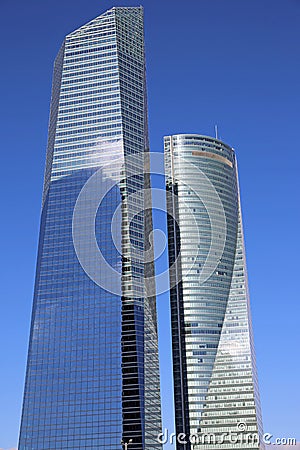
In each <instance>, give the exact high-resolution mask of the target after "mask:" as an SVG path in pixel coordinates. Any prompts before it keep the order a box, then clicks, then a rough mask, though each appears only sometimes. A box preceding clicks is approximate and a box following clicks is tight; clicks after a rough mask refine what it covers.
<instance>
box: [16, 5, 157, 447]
mask: <svg viewBox="0 0 300 450" xmlns="http://www.w3.org/2000/svg"><path fill="white" fill-rule="evenodd" d="M148 168H149V147H148V130H147V100H146V84H145V59H144V33H143V10H142V8H140V7H133V8H112V9H111V10H109V11H107V12H105V13H104V14H102V15H100V16H99V17H97V18H95V19H94V20H92V21H91V22H89V23H87V24H86V25H84V26H82V27H80V28H79V29H77V30H75V31H74V32H72V33H70V34H68V35H67V36H66V38H65V40H64V42H63V44H62V47H61V49H60V51H59V53H58V56H57V58H56V61H55V65H54V75H53V88H52V100H51V111H50V123H49V137H48V148H47V160H46V168H45V181H44V191H43V203H42V215H41V227H40V239H39V247H38V259H37V272H36V282H35V291H34V301H33V312H32V324H31V332H30V343H29V353H28V362H27V371H26V382H25V392H24V402H23V411H22V420H21V430H20V439H19V450H48V449H59V450H62V449H64V450H65V449H72V450H79V449H80V450H82V449H88V450H90V449H97V450H99V449H111V450H116V449H118V448H119V449H122V446H125V444H127V443H128V442H129V441H130V440H132V441H131V442H130V446H129V449H132V450H141V449H146V448H147V449H159V448H161V446H160V445H159V444H158V443H157V440H156V438H157V435H158V433H159V432H160V429H161V423H160V421H161V420H160V394H159V368H158V352H157V324H156V305H155V301H156V300H155V286H154V278H153V275H154V267H153V258H152V256H153V255H152V247H151V246H149V242H148V240H147V238H148V235H149V233H150V232H151V229H152V213H151V195H150V193H149V192H150V191H149V187H150V179H149V175H148ZM145 254H147V255H148V256H147V258H145V256H144V255H145ZM121 441H123V443H121Z"/></svg>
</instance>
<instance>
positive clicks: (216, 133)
mask: <svg viewBox="0 0 300 450" xmlns="http://www.w3.org/2000/svg"><path fill="white" fill-rule="evenodd" d="M215 135H216V139H219V138H218V125H215Z"/></svg>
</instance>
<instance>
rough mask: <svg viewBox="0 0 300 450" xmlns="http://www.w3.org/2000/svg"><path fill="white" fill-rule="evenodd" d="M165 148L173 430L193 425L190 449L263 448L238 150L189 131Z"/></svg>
mask: <svg viewBox="0 0 300 450" xmlns="http://www.w3.org/2000/svg"><path fill="white" fill-rule="evenodd" d="M164 149H165V171H166V187H167V211H168V244H169V263H170V286H171V290H170V297H171V320H172V348H173V370H174V391H175V421H176V432H177V434H179V433H184V434H185V435H186V436H191V435H196V434H198V435H199V438H200V440H198V441H195V442H198V444H199V445H196V446H194V447H193V448H194V449H201V448H206V449H208V448H211V449H213V450H216V449H221V448H223V449H225V448H226V449H227V450H228V449H243V448H245V449H249V448H255V449H258V448H262V446H263V444H262V443H260V444H259V443H258V441H259V439H260V442H262V441H261V437H262V421H261V410H260V400H259V392H258V383H257V374H256V363H255V354H254V347H253V337H252V328H251V316H250V306H249V293H248V282H247V271H246V261H245V249H244V239H243V228H242V218H241V205H240V194H239V185H238V177H237V162H236V156H235V152H234V150H233V149H232V148H231V147H229V146H228V145H226V144H224V143H223V142H221V141H220V140H218V139H214V138H211V137H207V136H201V135H189V134H186V135H185V134H182V135H175V136H167V137H165V140H164ZM209 434H210V437H209V436H208V435H209ZM246 434H249V435H251V436H250V437H249V438H247V436H246ZM236 435H237V436H238V439H239V440H238V441H236V442H235V443H234V436H236ZM205 436H206V437H205ZM202 439H205V440H204V441H203V440H202ZM247 439H248V440H247ZM204 442H205V445H204ZM178 448H179V449H189V448H191V446H190V443H189V440H188V441H187V444H181V445H179V446H178Z"/></svg>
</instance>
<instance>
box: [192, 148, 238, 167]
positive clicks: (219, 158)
mask: <svg viewBox="0 0 300 450" xmlns="http://www.w3.org/2000/svg"><path fill="white" fill-rule="evenodd" d="M192 155H193V156H202V157H203V158H211V159H216V160H217V161H220V162H222V163H224V164H227V165H228V166H230V167H233V164H232V162H231V161H229V159H227V158H224V156H220V155H216V154H215V153H210V152H199V151H195V150H194V151H192Z"/></svg>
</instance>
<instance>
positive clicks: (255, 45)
mask: <svg viewBox="0 0 300 450" xmlns="http://www.w3.org/2000/svg"><path fill="white" fill-rule="evenodd" d="M140 3H141V4H142V5H143V6H144V7H145V21H146V23H145V24H146V58H147V77H148V96H149V120H150V140H151V149H152V151H162V148H163V142H162V138H163V135H166V134H172V133H181V132H187V133H190V132H192V133H203V134H213V133H214V125H215V124H218V127H219V134H220V136H221V138H222V139H223V140H224V141H225V142H227V143H228V144H230V145H232V146H233V147H234V148H235V149H236V152H237V155H238V161H239V171H240V183H241V192H242V207H243V216H244V227H245V235H246V250H247V260H248V272H249V279H250V293H251V303H252V315H253V323H254V333H255V343H256V353H257V364H258V373H259V381H260V391H261V401H262V412H263V421H264V429H265V431H266V432H269V433H271V434H273V435H274V437H295V438H297V439H298V440H300V434H299V433H300V430H299V423H300V420H299V419H300V417H299V415H300V414H299V409H300V408H299V404H300V401H299V400H300V398H299V391H300V389H299V375H300V361H299V350H298V348H299V329H300V327H299V313H300V306H299V300H300V298H299V284H298V280H299V228H300V227H299V225H300V218H299V166H300V148H299V147H300V144H299V142H300V140H299V136H298V134H299V100H300V57H299V48H300V27H299V23H300V2H299V0H282V1H281V0H252V1H249V0H248V1H240V0H226V1H225V0H185V1H184V2H180V1H178V0H163V1H158V0H144V1H143V0H140V1H139V2H135V1H134V0H131V1H128V0H123V1H122V2H119V1H117V0H116V1H115V2H112V1H107V0H103V1H101V2H100V1H96V0H85V1H83V0H72V1H71V0H63V1H58V0H51V1H50V0H43V1H42V2H41V1H40V0H27V1H26V2H23V1H21V0H2V1H1V17H0V21H1V26H0V34H1V39H0V45H1V47H2V48H1V63H2V65H1V67H2V70H1V75H0V76H1V83H0V90H1V97H0V98H1V104H0V111H1V146H2V149H1V183H2V188H1V206H2V220H1V222H0V227H1V231H0V236H1V249H2V250H1V254H2V258H1V275H2V281H1V287H0V289H1V303H0V317H1V327H0V362H1V372H0V448H4V449H8V448H13V447H15V446H16V445H17V436H18V427H19V421H20V410H21V402H22V393H23V383H24V374H25V363H26V353H27V344H28V334H29V324H30V315H31V303H32V292H33V283H34V273H35V260H36V251H37V240H38V229H39V214H40V204H41V192H42V180H43V170H44V161H45V148H46V140H47V124H48V113H49V102H50V89H51V74H52V63H53V60H54V57H55V55H56V53H57V51H58V49H59V46H60V43H61V41H62V40H63V37H64V35H65V34H66V33H68V32H70V31H72V30H73V29H75V28H77V27H78V26H80V25H82V24H84V23H85V22H87V21H89V20H90V19H92V18H94V17H95V16H97V15H98V14H101V13H102V12H103V11H105V10H106V9H108V8H110V7H112V6H114V5H116V6H117V5H125V6H127V5H128V6H129V5H132V6H136V5H138V4H140ZM158 222H159V221H158ZM158 309H159V323H160V351H161V354H162V355H163V358H162V367H161V370H162V397H163V415H164V425H165V426H167V427H168V428H169V429H170V430H171V431H173V418H172V406H171V405H172V401H171V399H172V383H171V377H172V375H171V357H170V329H169V308H168V299H167V297H166V296H162V297H160V298H159V299H158Z"/></svg>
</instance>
